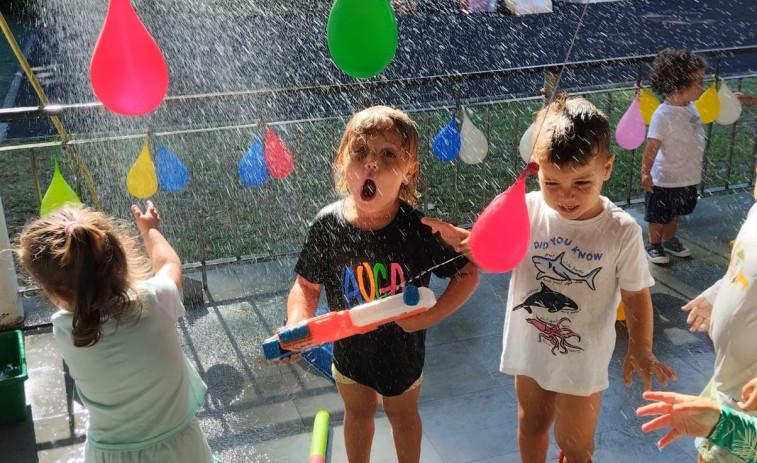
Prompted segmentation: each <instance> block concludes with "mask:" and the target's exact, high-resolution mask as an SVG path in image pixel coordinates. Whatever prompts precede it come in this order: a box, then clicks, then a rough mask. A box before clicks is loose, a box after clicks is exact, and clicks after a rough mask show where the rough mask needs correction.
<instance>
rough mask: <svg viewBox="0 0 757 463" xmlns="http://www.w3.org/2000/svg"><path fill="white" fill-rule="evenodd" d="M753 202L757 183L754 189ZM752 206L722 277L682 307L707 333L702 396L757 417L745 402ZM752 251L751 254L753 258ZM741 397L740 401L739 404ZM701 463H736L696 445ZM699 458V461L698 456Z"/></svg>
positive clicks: (752, 313) (749, 374) (753, 301)
mask: <svg viewBox="0 0 757 463" xmlns="http://www.w3.org/2000/svg"><path fill="white" fill-rule="evenodd" d="M754 198H755V200H757V184H756V185H755V189H754ZM755 250H757V203H756V204H754V205H753V206H752V208H751V209H750V210H749V213H748V214H747V218H746V220H745V221H744V224H743V225H742V226H741V229H740V230H739V233H738V235H737V236H736V240H735V241H734V243H733V249H732V250H731V261H730V263H729V265H728V270H727V271H726V273H725V275H724V276H723V278H721V279H720V280H718V281H717V282H715V284H713V285H712V286H711V287H710V288H708V289H707V290H705V291H704V292H703V293H702V294H700V295H699V296H697V297H696V298H694V299H693V300H691V301H690V302H689V303H688V304H686V305H685V306H683V310H686V311H689V317H688V319H687V322H688V323H689V324H691V330H692V331H695V330H698V331H705V330H708V331H709V335H710V337H711V338H712V344H713V347H714V349H715V371H714V374H713V377H712V380H711V381H710V384H708V385H707V387H705V389H704V391H703V392H702V397H703V398H705V399H710V400H714V401H716V402H717V403H718V404H719V405H725V406H728V407H730V408H732V409H734V410H737V411H740V412H746V413H748V414H750V415H757V400H753V401H748V400H747V399H745V398H744V397H745V395H746V392H745V391H746V390H747V389H749V391H752V392H753V390H754V387H755V385H757V381H754V382H751V383H750V381H753V378H755V377H757V337H755V333H756V332H757V253H755ZM753 253H754V254H753ZM739 398H742V402H739ZM697 448H698V449H699V453H700V454H701V455H700V461H709V462H716V463H722V462H738V461H740V460H739V459H737V458H736V457H734V456H733V455H731V454H730V452H728V450H726V449H724V448H722V447H719V446H717V445H716V446H713V445H712V444H711V443H709V442H705V441H704V440H701V439H700V440H698V441H697ZM702 456H704V458H703V457H702Z"/></svg>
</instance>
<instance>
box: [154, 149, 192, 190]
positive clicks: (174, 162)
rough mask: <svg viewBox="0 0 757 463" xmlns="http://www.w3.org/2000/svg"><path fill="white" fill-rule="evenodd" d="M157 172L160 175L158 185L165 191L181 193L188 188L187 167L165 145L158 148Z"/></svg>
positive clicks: (156, 156)
mask: <svg viewBox="0 0 757 463" xmlns="http://www.w3.org/2000/svg"><path fill="white" fill-rule="evenodd" d="M155 170H156V172H157V173H158V185H160V188H162V189H163V190H165V191H179V190H181V189H182V188H184V187H185V186H187V182H188V181H189V171H188V170H187V166H185V165H184V162H182V160H181V159H179V157H178V156H176V155H175V154H173V153H172V152H170V151H168V148H166V147H165V146H163V145H159V146H158V154H156V155H155Z"/></svg>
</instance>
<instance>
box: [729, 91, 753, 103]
mask: <svg viewBox="0 0 757 463" xmlns="http://www.w3.org/2000/svg"><path fill="white" fill-rule="evenodd" d="M734 95H736V98H738V99H739V101H740V102H741V103H742V104H745V105H747V106H754V105H757V96H755V95H744V94H743V93H741V92H734Z"/></svg>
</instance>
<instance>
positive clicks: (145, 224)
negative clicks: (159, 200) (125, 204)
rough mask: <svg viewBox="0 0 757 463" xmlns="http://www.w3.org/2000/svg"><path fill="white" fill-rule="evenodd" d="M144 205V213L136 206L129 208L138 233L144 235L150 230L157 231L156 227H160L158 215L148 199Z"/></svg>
mask: <svg viewBox="0 0 757 463" xmlns="http://www.w3.org/2000/svg"><path fill="white" fill-rule="evenodd" d="M145 205H146V207H145V212H142V210H141V209H140V208H139V206H137V205H136V204H133V205H132V206H131V212H132V214H134V221H135V222H136V223H137V228H138V229H139V232H140V233H144V232H146V231H147V230H150V229H156V230H157V228H158V225H160V213H159V212H158V209H156V208H155V205H154V204H153V203H152V201H150V200H149V199H148V200H147V203H146V204H145Z"/></svg>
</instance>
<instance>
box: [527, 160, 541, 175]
mask: <svg viewBox="0 0 757 463" xmlns="http://www.w3.org/2000/svg"><path fill="white" fill-rule="evenodd" d="M526 170H527V171H528V173H529V174H536V173H538V172H539V164H537V163H535V162H529V163H528V165H526Z"/></svg>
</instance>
